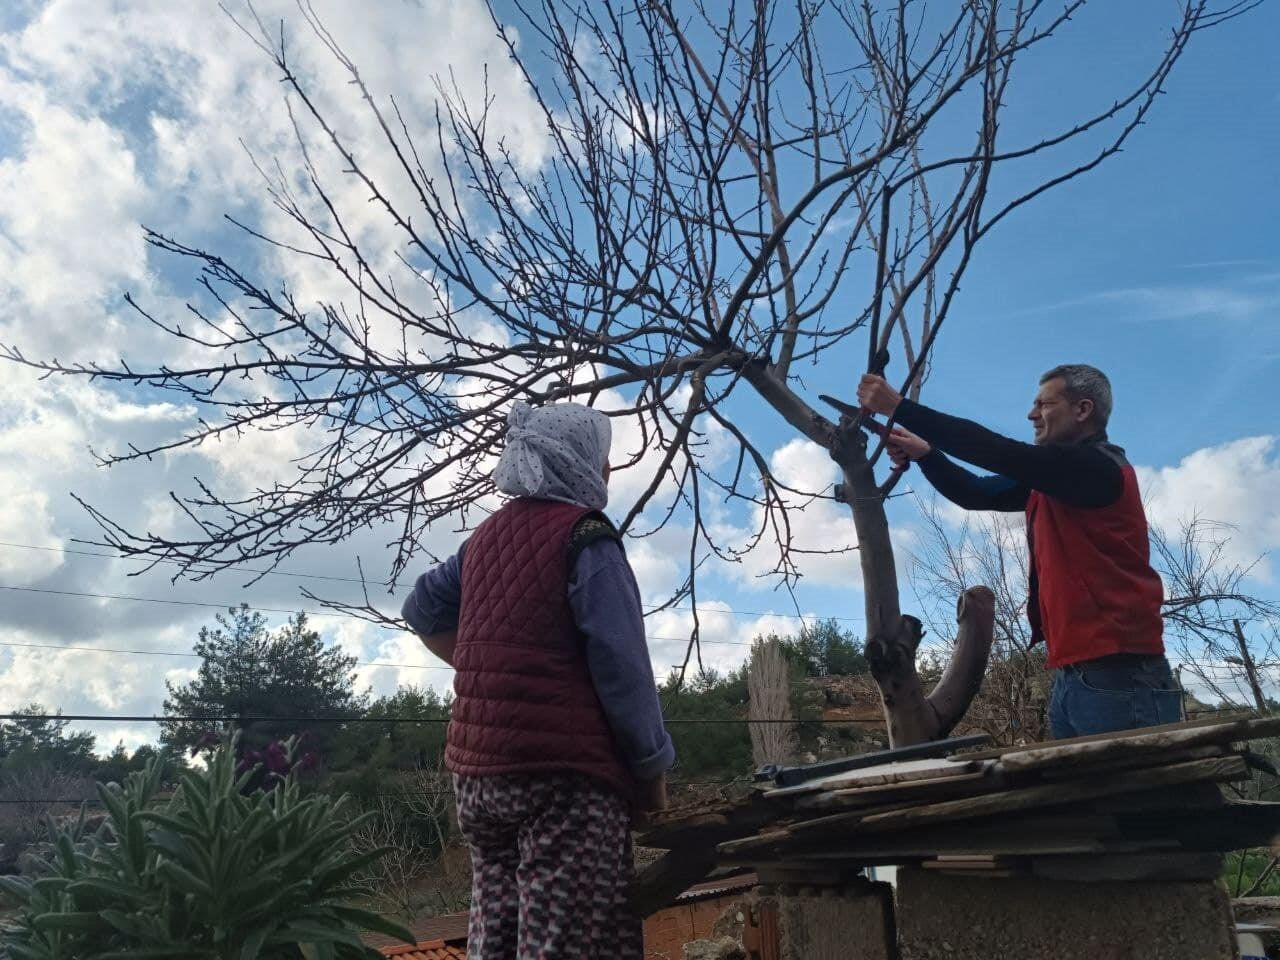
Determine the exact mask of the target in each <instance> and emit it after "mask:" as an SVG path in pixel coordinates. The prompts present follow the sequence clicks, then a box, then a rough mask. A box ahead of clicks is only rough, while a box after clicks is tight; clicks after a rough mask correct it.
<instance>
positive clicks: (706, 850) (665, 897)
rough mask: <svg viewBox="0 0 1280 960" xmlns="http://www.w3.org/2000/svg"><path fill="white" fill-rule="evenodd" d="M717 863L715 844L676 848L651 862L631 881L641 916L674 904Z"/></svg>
mask: <svg viewBox="0 0 1280 960" xmlns="http://www.w3.org/2000/svg"><path fill="white" fill-rule="evenodd" d="M715 865H716V855H715V848H714V847H698V848H693V849H684V850H678V851H677V850H673V851H671V852H669V853H666V854H664V855H663V856H661V857H659V858H658V859H657V860H655V861H654V862H653V863H651V864H649V865H648V866H647V867H645V868H644V869H643V870H642V871H640V873H639V875H637V877H636V878H635V880H634V881H633V882H632V884H631V906H632V909H634V910H635V912H636V913H637V914H638V915H639V916H640V917H647V916H649V915H650V914H652V913H657V912H658V911H659V910H661V909H662V908H663V907H667V906H670V905H671V902H672V901H673V900H675V898H676V897H678V896H679V895H680V894H682V893H684V892H685V891H686V890H688V889H689V887H691V886H693V885H694V884H695V883H697V882H698V881H699V880H702V879H703V878H704V877H706V875H707V874H708V873H710V872H711V870H712V868H714V867H715Z"/></svg>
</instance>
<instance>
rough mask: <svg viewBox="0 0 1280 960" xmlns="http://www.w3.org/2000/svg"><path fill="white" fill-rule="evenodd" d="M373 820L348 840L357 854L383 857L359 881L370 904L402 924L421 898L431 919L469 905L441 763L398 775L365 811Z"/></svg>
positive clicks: (467, 874) (465, 862)
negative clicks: (382, 905) (386, 908)
mask: <svg viewBox="0 0 1280 960" xmlns="http://www.w3.org/2000/svg"><path fill="white" fill-rule="evenodd" d="M366 809H367V810H368V811H369V812H372V813H373V814H374V815H373V816H372V817H371V818H370V819H369V820H368V821H367V822H366V823H365V825H364V826H363V827H362V828H361V829H360V830H359V831H358V832H357V833H356V835H355V836H354V837H353V838H352V843H353V845H354V846H355V847H356V849H357V850H359V851H361V852H365V851H370V850H377V849H382V848H386V849H388V853H387V854H386V855H385V856H383V857H381V858H379V859H378V860H376V861H374V862H373V863H371V864H370V865H369V867H368V868H367V870H366V872H365V873H364V874H363V875H362V876H360V877H359V878H358V883H359V886H360V887H361V888H362V889H363V890H364V891H365V892H366V893H367V894H368V895H369V896H370V897H372V898H374V899H378V900H381V901H383V902H385V903H388V904H389V905H390V906H391V908H392V909H393V910H394V911H395V912H396V914H398V915H399V916H401V917H404V918H405V919H406V920H407V921H412V920H413V919H414V918H415V917H416V916H417V915H418V913H419V907H420V906H421V905H423V903H424V898H425V901H426V904H427V906H428V909H430V911H431V912H433V913H440V912H451V911H453V910H458V909H463V908H465V907H466V905H467V904H468V903H469V902H470V895H471V869H470V860H469V858H468V856H467V854H466V851H465V849H464V848H462V846H461V844H460V842H459V839H458V836H457V833H456V831H455V830H454V829H453V791H452V788H451V786H450V779H449V774H448V772H447V771H445V769H444V765H443V760H441V761H440V762H439V763H437V764H436V765H435V766H432V767H429V768H424V767H418V768H415V769H413V770H410V771H407V772H405V773H402V774H397V775H396V776H395V777H394V778H393V779H391V780H389V782H388V783H387V784H385V786H384V788H383V791H382V792H380V793H379V794H378V795H377V796H376V797H375V798H374V799H373V801H372V802H371V803H370V804H369V805H368V806H367V808H366Z"/></svg>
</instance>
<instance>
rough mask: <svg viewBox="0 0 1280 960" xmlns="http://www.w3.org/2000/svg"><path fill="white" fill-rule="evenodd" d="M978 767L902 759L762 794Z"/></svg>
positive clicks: (937, 774) (947, 773)
mask: <svg viewBox="0 0 1280 960" xmlns="http://www.w3.org/2000/svg"><path fill="white" fill-rule="evenodd" d="M981 769H982V764H979V763H977V762H961V763H957V762H955V761H952V760H949V759H946V758H937V759H926V760H904V761H901V762H899V763H884V764H880V765H879V766H875V767H864V768H862V769H860V770H847V771H844V772H842V773H835V774H832V775H831V776H829V777H821V778H819V779H817V780H809V781H807V782H806V783H801V784H797V785H796V786H794V787H778V788H777V789H774V790H766V791H765V792H764V796H765V798H766V799H768V800H776V799H779V798H782V797H792V796H797V795H800V794H807V793H818V792H823V791H831V790H838V789H845V788H850V787H869V786H875V785H877V784H889V783H906V782H909V781H912V780H935V779H940V778H945V777H955V776H962V775H964V774H966V773H974V772H976V771H979V770H981Z"/></svg>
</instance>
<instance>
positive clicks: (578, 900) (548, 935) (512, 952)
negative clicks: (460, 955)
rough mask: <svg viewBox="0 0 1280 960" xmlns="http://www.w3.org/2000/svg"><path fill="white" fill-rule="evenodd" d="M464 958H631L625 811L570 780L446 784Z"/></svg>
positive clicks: (611, 796) (637, 957) (585, 782)
mask: <svg viewBox="0 0 1280 960" xmlns="http://www.w3.org/2000/svg"><path fill="white" fill-rule="evenodd" d="M454 789H455V791H456V794H457V802H458V825H459V826H460V827H461V829H462V835H463V836H464V837H465V838H466V840H467V843H468V845H469V846H470V847H471V870H472V881H471V918H470V925H469V930H468V934H467V942H468V947H467V957H468V958H469V960H606V958H607V960H641V957H642V955H643V952H644V947H643V936H642V930H641V922H640V918H639V917H637V916H636V915H635V913H634V911H632V910H631V908H630V906H629V903H628V896H629V893H630V884H631V879H632V875H633V873H634V866H633V863H632V859H631V816H630V812H629V810H628V809H627V804H626V803H625V802H624V801H623V799H622V798H621V797H620V796H618V795H617V794H616V793H615V792H613V791H612V790H610V789H608V788H607V787H605V786H602V785H598V784H596V783H595V782H593V781H591V780H589V779H587V778H585V777H579V776H572V775H539V776H534V775H530V776H524V775H521V776H485V777H454Z"/></svg>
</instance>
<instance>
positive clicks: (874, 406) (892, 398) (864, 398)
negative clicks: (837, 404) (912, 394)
mask: <svg viewBox="0 0 1280 960" xmlns="http://www.w3.org/2000/svg"><path fill="white" fill-rule="evenodd" d="M901 402H902V394H900V393H899V392H898V391H897V390H895V389H893V387H891V386H889V382H888V381H887V380H885V378H884V377H878V376H876V375H875V374H874V373H867V374H864V375H863V377H862V381H861V382H860V383H859V384H858V403H860V404H862V406H864V407H866V408H867V409H868V410H870V411H871V412H872V413H878V414H881V415H882V416H886V417H891V416H893V413H894V411H895V410H897V409H898V404H900V403H901Z"/></svg>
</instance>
